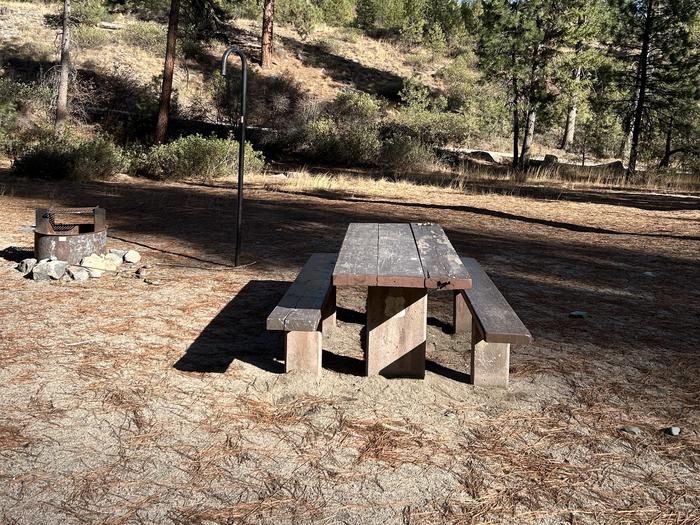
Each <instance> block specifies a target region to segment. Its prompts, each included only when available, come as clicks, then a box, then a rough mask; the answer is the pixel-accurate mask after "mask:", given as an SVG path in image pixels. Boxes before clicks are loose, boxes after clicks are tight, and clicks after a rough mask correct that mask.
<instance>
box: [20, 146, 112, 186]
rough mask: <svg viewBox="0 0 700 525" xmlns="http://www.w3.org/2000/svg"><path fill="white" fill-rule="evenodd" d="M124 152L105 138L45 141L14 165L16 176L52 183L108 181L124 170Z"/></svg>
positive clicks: (31, 149) (26, 153)
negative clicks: (48, 180)
mask: <svg viewBox="0 0 700 525" xmlns="http://www.w3.org/2000/svg"><path fill="white" fill-rule="evenodd" d="M124 165H125V162H124V156H123V155H122V152H121V150H120V149H119V148H118V147H117V146H115V145H114V144H112V143H111V142H110V141H108V140H106V139H104V138H103V137H95V138H92V139H87V140H78V139H72V138H69V137H66V138H63V139H55V138H51V139H45V140H42V141H41V142H39V143H38V144H36V145H34V146H33V147H31V148H30V149H29V150H28V151H26V152H25V153H24V154H23V155H22V156H21V157H19V158H18V159H17V160H16V161H15V163H14V170H15V173H17V175H20V176H23V177H32V178H40V179H51V180H62V179H69V180H92V179H106V178H109V177H112V176H113V175H116V174H117V173H119V172H120V171H121V170H122V169H123V168H124Z"/></svg>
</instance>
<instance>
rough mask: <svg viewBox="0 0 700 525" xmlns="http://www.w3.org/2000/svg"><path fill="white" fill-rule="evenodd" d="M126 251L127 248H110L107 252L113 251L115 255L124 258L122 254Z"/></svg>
mask: <svg viewBox="0 0 700 525" xmlns="http://www.w3.org/2000/svg"><path fill="white" fill-rule="evenodd" d="M127 251H128V250H118V249H116V248H112V249H111V250H109V253H113V254H115V255H118V256H119V258H120V259H124V256H125V255H126V252H127Z"/></svg>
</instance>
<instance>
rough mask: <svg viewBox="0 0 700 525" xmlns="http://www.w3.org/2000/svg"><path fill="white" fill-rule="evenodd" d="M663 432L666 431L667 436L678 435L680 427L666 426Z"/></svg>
mask: <svg viewBox="0 0 700 525" xmlns="http://www.w3.org/2000/svg"><path fill="white" fill-rule="evenodd" d="M664 432H666V433H667V434H668V435H669V436H680V434H681V427H668V428H666V429H664Z"/></svg>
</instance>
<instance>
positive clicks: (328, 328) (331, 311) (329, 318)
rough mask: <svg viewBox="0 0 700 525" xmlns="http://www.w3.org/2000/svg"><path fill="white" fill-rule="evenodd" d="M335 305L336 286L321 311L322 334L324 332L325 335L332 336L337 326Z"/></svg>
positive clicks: (332, 288)
mask: <svg viewBox="0 0 700 525" xmlns="http://www.w3.org/2000/svg"><path fill="white" fill-rule="evenodd" d="M335 303H336V292H335V286H332V287H331V291H330V292H329V293H328V297H327V298H326V303H325V304H324V305H323V309H322V310H321V332H323V335H328V334H330V333H331V332H332V331H333V329H334V328H335V327H336V325H337V323H336V320H335Z"/></svg>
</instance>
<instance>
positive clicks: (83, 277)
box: [66, 266, 90, 282]
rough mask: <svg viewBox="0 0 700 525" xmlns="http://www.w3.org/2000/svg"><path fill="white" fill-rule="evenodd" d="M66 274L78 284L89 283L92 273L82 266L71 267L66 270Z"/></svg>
mask: <svg viewBox="0 0 700 525" xmlns="http://www.w3.org/2000/svg"><path fill="white" fill-rule="evenodd" d="M66 274H67V275H68V276H69V277H70V278H71V279H73V280H74V281H78V282H82V281H87V280H88V279H89V278H90V271H89V270H87V269H85V268H83V267H82V266H69V267H68V268H67V269H66Z"/></svg>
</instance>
